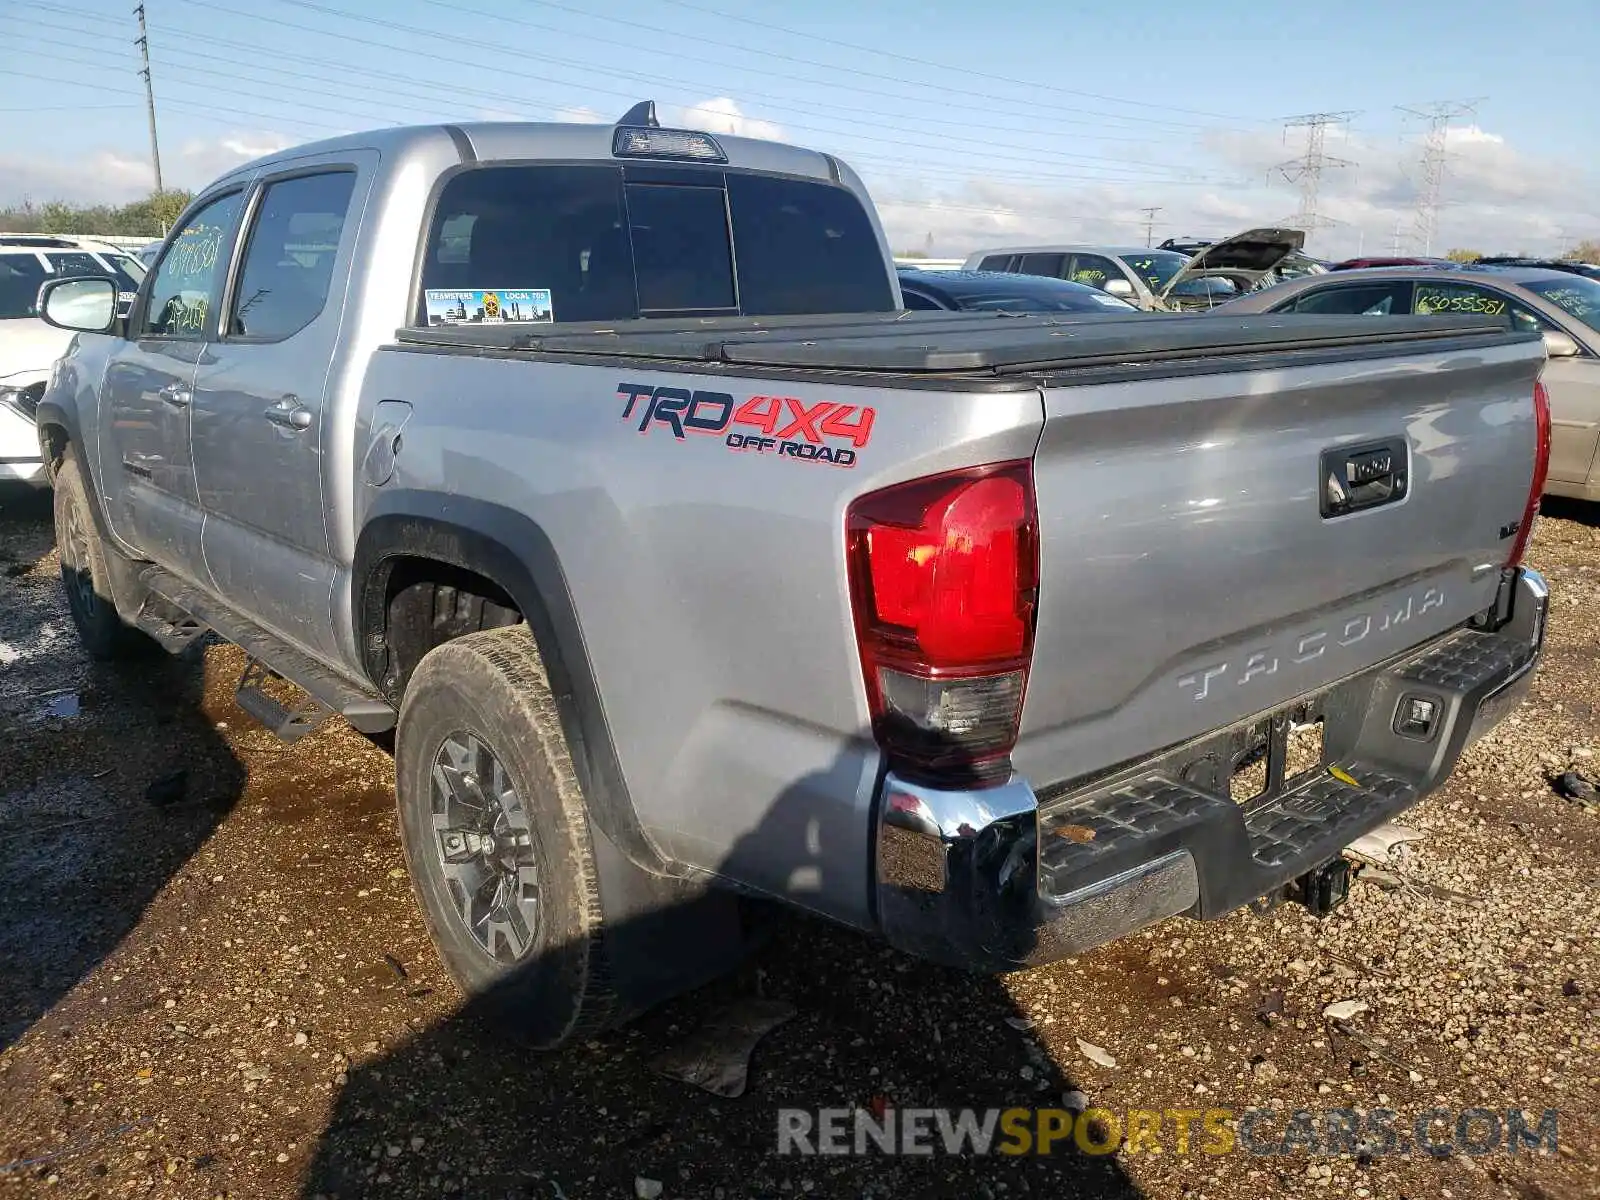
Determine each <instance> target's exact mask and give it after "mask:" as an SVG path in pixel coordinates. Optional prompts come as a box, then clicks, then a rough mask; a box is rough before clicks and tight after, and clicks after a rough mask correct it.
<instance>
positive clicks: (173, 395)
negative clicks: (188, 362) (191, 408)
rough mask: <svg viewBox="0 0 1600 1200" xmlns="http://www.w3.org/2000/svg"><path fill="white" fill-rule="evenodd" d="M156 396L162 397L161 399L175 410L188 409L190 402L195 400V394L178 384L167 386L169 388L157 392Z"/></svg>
mask: <svg viewBox="0 0 1600 1200" xmlns="http://www.w3.org/2000/svg"><path fill="white" fill-rule="evenodd" d="M156 395H158V396H160V397H161V399H162V400H163V401H165V402H166V403H168V404H170V405H172V407H173V408H187V407H188V405H189V401H191V400H193V399H194V393H193V392H191V391H190V390H189V389H188V388H186V387H184V386H183V385H182V384H177V383H169V384H167V386H166V387H164V388H162V389H161V390H160V391H159V392H157V393H156Z"/></svg>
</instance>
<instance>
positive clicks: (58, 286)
mask: <svg viewBox="0 0 1600 1200" xmlns="http://www.w3.org/2000/svg"><path fill="white" fill-rule="evenodd" d="M39 315H40V316H41V317H43V318H44V323H45V324H46V325H54V326H55V327H56V328H57V329H69V330H71V331H73V332H74V333H110V332H111V329H112V327H113V326H114V325H115V324H116V322H117V285H116V282H115V281H114V280H110V279H103V278H100V279H97V278H89V277H86V278H82V279H52V280H50V282H49V283H46V284H45V285H44V286H43V287H42V288H40V289H39Z"/></svg>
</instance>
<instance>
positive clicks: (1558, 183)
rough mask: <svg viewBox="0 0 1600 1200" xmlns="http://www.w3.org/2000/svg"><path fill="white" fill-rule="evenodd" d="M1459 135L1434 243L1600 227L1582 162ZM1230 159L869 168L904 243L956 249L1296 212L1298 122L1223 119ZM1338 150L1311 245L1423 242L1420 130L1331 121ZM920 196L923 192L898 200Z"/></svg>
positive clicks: (895, 237) (1542, 250) (1138, 235)
mask: <svg viewBox="0 0 1600 1200" xmlns="http://www.w3.org/2000/svg"><path fill="white" fill-rule="evenodd" d="M1446 146H1447V149H1448V152H1449V158H1448V160H1447V174H1446V177H1445V180H1444V184H1443V187H1442V189H1441V198H1442V200H1443V202H1444V203H1443V205H1442V207H1441V209H1440V212H1439V228H1438V233H1437V235H1436V236H1435V238H1434V240H1433V245H1432V252H1433V253H1435V254H1442V253H1443V252H1444V251H1445V250H1447V249H1449V248H1452V247H1465V248H1470V249H1475V250H1480V251H1482V252H1485V253H1491V252H1494V251H1502V252H1510V253H1517V252H1528V253H1534V254H1549V253H1554V252H1556V251H1558V250H1561V249H1564V248H1565V247H1566V246H1568V245H1571V244H1573V243H1575V242H1576V241H1577V240H1579V239H1580V238H1584V237H1595V236H1597V235H1600V218H1596V216H1595V215H1594V214H1595V211H1596V210H1595V205H1594V203H1593V197H1594V195H1595V189H1596V186H1597V184H1596V181H1595V180H1593V179H1591V178H1586V177H1585V176H1584V175H1583V174H1581V173H1580V172H1579V171H1577V170H1576V169H1575V168H1574V167H1573V166H1572V165H1571V164H1570V163H1563V162H1555V161H1545V160H1540V159H1537V158H1535V157H1533V156H1530V155H1527V154H1524V153H1522V152H1521V151H1519V150H1517V149H1516V148H1515V147H1514V146H1512V145H1511V144H1510V143H1509V142H1507V140H1506V139H1505V137H1503V136H1502V135H1500V134H1496V133H1493V132H1490V131H1487V130H1484V129H1481V128H1479V127H1477V126H1463V127H1461V128H1459V129H1451V130H1450V131H1449V133H1448V135H1447V139H1446ZM1200 147H1201V149H1202V151H1203V152H1204V153H1205V154H1206V155H1207V156H1208V157H1209V158H1210V159H1211V160H1213V161H1212V163H1211V164H1210V165H1211V166H1212V167H1215V168H1216V169H1217V171H1218V172H1219V173H1231V174H1234V175H1237V176H1239V179H1238V182H1237V184H1235V185H1227V186H1222V185H1207V186H1203V187H1196V186H1181V187H1179V186H1163V185H1162V184H1160V183H1151V184H1137V183H1126V182H1118V183H1107V184H1084V185H1080V186H1076V187H1073V186H1065V185H1064V186H1061V187H1041V186H1037V185H1030V184H1024V183H1015V184H1013V183H1007V182H1004V181H1001V180H996V179H990V180H983V179H981V178H979V177H973V178H969V179H968V180H967V181H966V182H965V183H963V184H960V185H957V186H955V187H945V186H940V187H938V188H929V187H920V188H919V186H918V185H917V184H916V182H915V181H908V180H906V179H904V178H895V177H894V176H893V175H888V176H886V173H885V172H882V171H876V172H871V173H870V179H869V183H870V185H871V187H872V190H873V194H874V198H875V199H876V200H877V202H878V205H879V207H880V209H881V211H882V213H883V219H884V224H885V226H886V228H887V231H888V233H889V236H890V239H891V241H892V242H893V244H894V245H895V247H896V248H915V249H926V248H928V245H929V240H928V239H929V234H930V233H931V234H932V250H931V252H932V253H934V254H938V255H941V256H944V255H948V256H952V257H954V256H957V255H962V256H964V255H965V254H967V253H969V252H971V251H972V250H976V249H981V248H983V247H985V246H991V245H995V244H997V243H1002V242H1012V243H1027V242H1035V241H1038V242H1050V241H1085V242H1123V243H1128V242H1132V243H1135V244H1143V242H1144V228H1145V224H1144V222H1145V218H1144V215H1143V214H1142V213H1141V212H1140V211H1139V209H1140V208H1142V207H1144V206H1146V205H1152V204H1158V205H1161V206H1162V211H1161V212H1160V213H1159V214H1158V215H1157V220H1158V224H1157V227H1156V234H1155V240H1157V241H1160V240H1161V239H1162V238H1164V237H1168V236H1196V237H1223V236H1227V235H1228V234H1230V233H1237V232H1239V231H1240V230H1242V229H1245V228H1248V227H1249V226H1251V225H1262V224H1277V223H1282V222H1285V221H1286V220H1288V219H1290V218H1291V217H1292V215H1293V214H1294V212H1295V211H1296V209H1297V207H1298V205H1299V192H1298V189H1297V186H1296V185H1295V184H1294V183H1292V182H1290V181H1289V180H1287V179H1285V178H1284V177H1283V175H1282V174H1281V173H1279V172H1277V171H1276V170H1275V168H1276V167H1277V165H1278V164H1280V163H1284V162H1286V161H1290V160H1293V159H1295V158H1296V157H1297V156H1298V155H1300V154H1302V153H1303V147H1304V142H1303V141H1301V142H1297V141H1296V140H1295V138H1294V137H1293V135H1292V134H1291V136H1290V137H1289V138H1288V139H1285V138H1284V136H1283V135H1282V134H1281V133H1275V132H1271V131H1263V132H1262V133H1260V134H1241V133H1217V134H1212V135H1208V136H1205V137H1203V138H1202V139H1201V142H1200ZM1326 151H1327V153H1328V155H1329V156H1330V157H1332V158H1339V159H1344V160H1346V161H1348V162H1350V163H1352V164H1354V165H1352V166H1349V167H1345V168H1335V167H1332V166H1329V167H1328V168H1326V169H1325V170H1324V172H1323V174H1322V177H1321V186H1320V190H1319V197H1318V209H1319V212H1321V213H1322V214H1323V215H1325V216H1328V217H1331V218H1333V219H1334V220H1335V221H1337V222H1339V224H1337V225H1334V226H1332V227H1329V228H1326V229H1321V230H1316V231H1313V232H1312V233H1311V234H1310V236H1309V237H1308V238H1307V249H1308V250H1309V251H1310V252H1311V253H1313V254H1317V255H1322V256H1326V257H1346V256H1351V255H1355V254H1357V253H1365V254H1388V253H1390V252H1391V249H1392V244H1393V242H1394V238H1395V229H1396V226H1397V224H1398V226H1399V229H1400V247H1401V252H1402V253H1420V252H1421V250H1422V246H1421V245H1420V244H1417V243H1415V241H1414V238H1413V219H1414V216H1415V211H1416V197H1417V185H1416V180H1417V179H1418V178H1419V177H1420V175H1421V169H1420V165H1419V164H1420V159H1421V155H1422V146H1421V143H1420V142H1419V141H1418V140H1417V139H1416V138H1415V137H1414V136H1412V137H1407V138H1406V139H1404V140H1401V139H1397V138H1389V139H1381V138H1372V137H1365V136H1361V135H1358V134H1346V133H1344V132H1342V131H1338V130H1330V131H1329V133H1328V136H1327V141H1326ZM895 201H911V202H912V203H896V202H895Z"/></svg>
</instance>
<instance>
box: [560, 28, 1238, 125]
mask: <svg viewBox="0 0 1600 1200" xmlns="http://www.w3.org/2000/svg"><path fill="white" fill-rule="evenodd" d="M534 2H535V3H537V2H538V0H534ZM667 3H669V4H672V5H675V6H677V7H678V8H687V9H690V10H692V11H694V12H702V13H706V14H708V15H709V16H713V17H717V18H718V19H720V20H724V21H738V22H739V23H740V24H743V25H753V26H755V27H756V28H757V29H770V30H772V31H773V32H775V33H781V34H784V35H785V36H786V37H797V38H805V39H806V40H808V41H813V42H820V43H822V44H823V45H827V46H837V47H839V48H840V49H843V50H857V51H860V52H861V53H863V54H872V55H875V56H877V57H879V58H893V59H898V60H899V61H900V62H906V63H913V64H915V65H916V66H919V67H931V68H933V69H934V70H936V71H944V72H954V73H956V74H960V75H971V76H973V77H974V78H976V79H988V80H992V81H994V82H995V83H1009V84H1014V85H1016V86H1017V87H1025V88H1029V89H1032V90H1033V91H1044V92H1056V93H1058V94H1060V95H1063V96H1081V97H1083V98H1084V99H1087V100H1101V101H1104V102H1106V103H1108V104H1126V105H1129V106H1131V107H1134V108H1151V109H1156V110H1158V111H1161V112H1176V113H1186V114H1188V115H1190V116H1196V117H1215V118H1216V119H1217V120H1219V121H1243V122H1246V123H1249V118H1246V117H1234V116H1228V115H1226V114H1224V113H1213V112H1205V111H1204V110H1202V109H1197V108H1180V107H1178V106H1177V105H1174V104H1156V103H1154V102H1152V101H1148V100H1127V99H1124V98H1122V97H1120V96H1103V95H1100V94H1098V93H1096V92H1080V91H1077V90H1075V89H1073V88H1064V87H1060V86H1058V85H1056V84H1051V83H1040V82H1038V81H1036V80H1029V79H1012V78H1009V77H1007V76H1005V75H991V74H989V73H988V72H986V71H977V70H974V69H972V68H971V67H956V66H952V65H950V64H949V63H940V62H934V61H932V60H931V59H926V58H917V57H915V56H914V55H910V54H897V53H895V52H894V51H893V50H885V49H884V48H883V47H881V46H862V45H859V44H858V43H855V42H843V41H839V40H838V39H836V38H830V37H823V36H822V35H821V34H817V33H804V32H802V31H800V30H797V29H790V28H788V27H786V26H783V25H775V24H772V23H771V22H769V21H758V20H756V19H755V18H753V17H745V16H740V15H738V14H736V13H730V12H724V11H722V10H721V9H716V8H708V7H706V6H704V5H701V4H691V3H689V2H688V0H667Z"/></svg>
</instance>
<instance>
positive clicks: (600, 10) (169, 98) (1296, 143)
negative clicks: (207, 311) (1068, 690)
mask: <svg viewBox="0 0 1600 1200" xmlns="http://www.w3.org/2000/svg"><path fill="white" fill-rule="evenodd" d="M135 3H136V0H78V2H77V3H72V2H70V0H0V206H4V205H6V204H10V203H16V202H20V201H23V200H31V201H32V202H33V203H35V204H42V203H44V202H47V201H50V200H56V199H60V200H68V201H73V202H106V203H120V202H125V201H127V200H130V199H134V198H137V197H139V196H141V195H144V194H146V193H148V192H149V190H150V189H151V187H152V186H153V182H154V174H153V171H152V166H151V154H150V137H149V128H148V124H147V120H146V112H145V106H144V90H143V82H142V80H141V78H140V76H139V68H140V62H139V56H138V50H137V47H136V45H135V39H136V38H137V37H138V33H139V31H138V25H137V19H136V18H135V17H134V15H133V14H132V12H131V9H132V8H133V5H134V4H135ZM1594 3H1595V0H1530V2H1529V3H1524V4H1521V5H1510V4H1506V3H1504V0H1496V2H1494V3H1481V2H1479V0H1456V2H1455V3H1453V4H1449V5H1442V4H1424V5H1409V6H1408V5H1401V4H1396V3H1393V0H1388V2H1384V3H1378V2H1373V0H1345V2H1344V3H1341V4H1339V5H1337V6H1335V5H1330V4H1318V5H1309V4H1308V5H1286V4H1277V5H1266V4H1258V3H1245V2H1243V0H1210V2H1209V3H1206V4H1195V3H1192V2H1190V3H1177V2H1175V0H1145V3H1142V4H1104V3H1092V4H1091V3H1086V2H1083V0H1079V2H1076V3H1074V2H1072V0H1052V2H1048V3H1046V2H1042V0H1012V3H1009V4H981V3H970V2H963V3H956V2H955V0H874V2H873V3H870V4H864V3H860V2H859V0H856V2H849V0H808V2H807V3H805V4H798V5H784V4H779V3H777V2H776V0H743V2H741V0H648V2H645V0H601V2H600V3H595V2H594V0H589V3H585V0H495V3H493V4H491V5H488V6H485V5H481V4H467V3H463V2H461V0H387V2H385V3H383V4H378V3H375V2H374V0H248V2H246V0H145V10H146V15H147V20H148V26H149V29H148V32H149V47H150V58H151V69H152V76H153V81H154V90H155V101H156V115H157V129H158V135H159V144H160V151H161V165H162V175H163V181H164V182H165V183H166V185H167V186H169V187H173V186H181V187H187V188H198V187H200V186H202V185H204V184H205V183H206V182H208V181H209V180H211V179H212V178H215V177H216V176H217V175H219V174H221V173H222V172H223V171H224V170H227V169H229V168H230V167H232V166H234V165H236V164H237V163H239V162H241V161H245V160H247V159H249V158H253V157H255V156H257V155H260V154H263V153H268V152H271V151H274V150H277V149H281V148H283V147H286V146H290V145H294V144H296V143H299V142H306V141H314V140H317V139H320V138H323V137H328V136H331V135H333V134H336V133H341V132H349V131H352V130H358V129H366V128H373V127H377V126H384V125H394V124H406V125H409V124H421V123H428V122H437V121H473V120H484V119H508V120H555V119H562V120H589V121H597V120H598V121H606V122H610V121H614V120H615V119H616V118H617V117H619V116H621V114H622V113H623V112H624V111H626V110H627V109H628V108H629V107H630V106H631V105H632V104H633V103H635V102H637V101H639V100H645V99H650V100H654V101H655V102H656V105H657V108H658V111H659V113H660V116H661V119H662V122H663V123H664V124H674V123H677V124H684V125H689V126H692V127H695V128H702V129H708V130H711V131H714V132H724V133H740V134H746V135H752V136H757V137H771V138H779V139H781V140H784V141H790V142H795V143H798V144H801V145H805V146H810V147H813V148H815V149H819V150H826V151H829V152H832V153H834V154H837V155H839V156H840V157H841V158H843V159H845V160H846V161H848V162H849V163H850V164H851V165H852V166H854V167H855V168H856V170H857V171H858V172H859V173H860V174H861V175H862V177H863V179H864V180H865V182H866V184H867V186H868V188H869V190H870V192H871V194H872V197H873V200H874V202H875V204H876V205H877V207H878V210H879V213H880V215H881V217H882V219H883V222H884V225H885V227H886V229H887V230H888V232H889V235H890V239H891V241H892V243H893V245H894V248H895V249H896V251H919V252H923V253H927V254H931V255H934V256H938V257H964V256H965V255H966V254H968V253H969V252H971V251H973V250H977V249H981V248H984V247H989V246H996V245H1007V244H1018V243H1027V242H1036V241H1065V240H1072V241H1087V242H1099V243H1123V244H1134V245H1143V244H1145V243H1146V240H1147V238H1151V237H1153V239H1154V240H1155V241H1157V242H1159V241H1160V240H1161V239H1162V238H1165V237H1173V236H1177V237H1210V238H1214V237H1223V236H1227V235H1228V234H1230V233H1235V232H1238V231H1240V230H1242V229H1245V228H1248V227H1250V226H1252V225H1260V224H1281V223H1292V222H1293V219H1294V218H1295V217H1296V216H1297V215H1298V214H1300V213H1301V212H1303V211H1304V210H1303V208H1302V205H1303V201H1304V195H1303V192H1302V182H1303V177H1304V176H1303V172H1302V171H1300V170H1299V169H1298V164H1300V163H1303V160H1304V158H1305V155H1306V152H1307V134H1308V127H1307V126H1305V125H1296V124H1293V123H1292V122H1294V121H1295V120H1296V119H1299V118H1304V117H1306V116H1308V115H1312V114H1317V113H1332V114H1336V115H1337V116H1339V117H1340V118H1341V120H1339V121H1338V122H1337V123H1335V124H1333V125H1331V126H1329V127H1328V128H1327V130H1326V132H1325V135H1324V143H1323V149H1324V152H1325V155H1326V156H1327V159H1328V160H1329V161H1328V162H1327V163H1326V164H1325V165H1324V167H1323V170H1322V172H1321V175H1320V180H1319V183H1318V188H1317V195H1316V207H1315V211H1316V212H1317V213H1318V214H1319V216H1320V217H1321V218H1322V221H1323V222H1325V224H1321V223H1319V225H1318V227H1315V228H1312V229H1311V230H1310V232H1309V237H1308V240H1307V250H1308V251H1309V252H1311V253H1313V254H1318V255H1321V256H1325V257H1345V256H1349V255H1355V254H1359V253H1364V254H1369V255H1370V254H1389V253H1394V252H1400V253H1421V252H1424V251H1425V250H1431V251H1432V252H1433V253H1443V252H1444V251H1445V250H1446V249H1449V248H1456V247H1464V248H1472V249H1476V250H1479V251H1482V252H1485V253H1492V252H1496V251H1498V252H1509V253H1534V254H1546V253H1555V252H1558V251H1561V250H1564V249H1566V248H1567V247H1569V246H1571V245H1573V244H1575V243H1576V242H1577V241H1579V240H1581V239H1585V238H1590V239H1594V238H1600V202H1597V201H1600V191H1597V186H1600V179H1597V173H1596V170H1597V169H1596V168H1595V167H1594V166H1593V163H1594V154H1593V150H1594V145H1595V140H1596V135H1597V134H1600V127H1597V126H1600V71H1596V70H1595V69H1594V61H1593V58H1594V52H1595V48H1596V47H1595V43H1594V40H1593V30H1594V18H1595V9H1594ZM1522 47H1531V50H1530V51H1527V52H1525V51H1524V50H1523V49H1521V48H1522ZM1439 105H1443V106H1445V107H1446V108H1447V109H1448V110H1449V111H1450V112H1451V113H1453V115H1452V116H1451V118H1450V120H1449V121H1448V122H1447V123H1446V124H1445V125H1444V126H1443V132H1442V137H1443V150H1444V172H1445V173H1444V177H1443V179H1442V182H1441V184H1440V191H1439V196H1440V200H1441V204H1440V207H1439V208H1438V210H1437V213H1436V224H1435V228H1434V230H1433V231H1432V233H1431V236H1428V235H1427V233H1426V232H1425V231H1426V225H1425V224H1424V225H1423V226H1419V225H1418V223H1417V220H1416V215H1417V198H1418V192H1419V186H1420V184H1421V183H1422V181H1423V178H1424V173H1423V166H1422V164H1423V158H1424V150H1425V137H1426V133H1427V130H1428V120H1427V118H1426V117H1425V116H1423V115H1418V112H1421V113H1426V112H1428V111H1431V110H1433V109H1434V108H1435V106H1439ZM1406 109H1412V110H1418V111H1416V112H1407V111H1403V110H1406ZM1284 163H1289V164H1291V165H1290V167H1289V169H1288V170H1287V171H1285V170H1282V169H1280V164H1284ZM1150 208H1154V209H1155V210H1156V211H1155V212H1154V213H1153V214H1151V213H1147V212H1145V211H1144V210H1146V209H1150Z"/></svg>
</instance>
